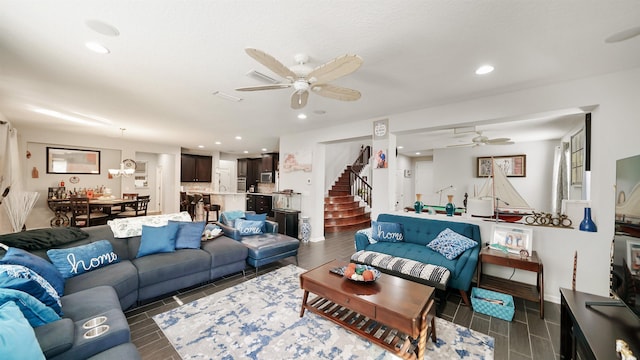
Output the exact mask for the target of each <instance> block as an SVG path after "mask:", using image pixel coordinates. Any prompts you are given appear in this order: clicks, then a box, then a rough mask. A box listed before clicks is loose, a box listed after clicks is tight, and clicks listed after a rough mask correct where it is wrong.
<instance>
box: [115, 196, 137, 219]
mask: <svg viewBox="0 0 640 360" xmlns="http://www.w3.org/2000/svg"><path fill="white" fill-rule="evenodd" d="M137 198H138V193H123V194H122V199H123V200H136V199H137ZM131 204H133V202H132V203H131ZM131 204H126V205H117V206H112V207H111V215H117V214H119V213H121V212H123V211H132V210H135V209H134V208H133V207H132V206H131Z"/></svg>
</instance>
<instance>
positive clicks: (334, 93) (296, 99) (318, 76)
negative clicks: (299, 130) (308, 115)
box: [236, 48, 362, 109]
mask: <svg viewBox="0 0 640 360" xmlns="http://www.w3.org/2000/svg"><path fill="white" fill-rule="evenodd" d="M245 51H246V53H247V54H248V55H249V56H251V57H252V58H254V59H255V60H256V61H257V62H259V63H261V64H262V65H264V66H266V67H267V68H268V69H269V70H271V71H273V72H274V73H276V74H278V75H279V76H281V77H283V78H284V79H286V82H282V83H278V84H272V85H257V86H247V87H241V88H237V89H236V90H237V91H259V90H275V89H287V88H293V89H294V90H295V91H294V92H293V94H292V95H291V108H292V109H302V108H303V107H305V106H306V105H307V100H308V98H309V91H310V90H311V91H313V92H314V93H316V94H318V95H321V96H324V97H327V98H331V99H335V100H342V101H355V100H358V99H360V92H359V91H358V90H354V89H349V88H345V87H341V86H336V85H331V84H329V82H330V81H333V80H336V79H338V78H340V77H343V76H345V75H349V74H351V73H352V72H354V71H356V70H358V68H359V67H360V65H362V58H361V57H359V56H358V55H343V56H339V57H337V58H335V59H333V60H331V61H329V62H327V63H325V64H323V65H320V66H318V67H315V68H311V67H310V66H308V65H306V62H307V61H309V57H308V56H307V55H304V54H299V55H296V56H295V61H296V63H297V65H294V66H292V67H291V68H289V67H287V66H285V65H283V64H282V63H281V62H280V61H278V60H276V58H274V57H273V56H271V55H269V54H267V53H265V52H264V51H261V50H258V49H253V48H246V49H245Z"/></svg>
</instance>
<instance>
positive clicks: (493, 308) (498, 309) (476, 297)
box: [471, 287, 516, 321]
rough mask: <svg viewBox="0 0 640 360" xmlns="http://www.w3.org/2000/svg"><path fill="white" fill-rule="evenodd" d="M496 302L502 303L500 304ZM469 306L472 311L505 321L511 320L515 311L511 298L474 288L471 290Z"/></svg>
mask: <svg viewBox="0 0 640 360" xmlns="http://www.w3.org/2000/svg"><path fill="white" fill-rule="evenodd" d="M498 301H502V304H500V303H498ZM471 305H473V311H477V312H479V313H482V314H486V315H489V316H493V317H497V318H499V319H502V320H507V321H511V320H513V314H514V313H515V310H516V309H515V305H514V304H513V296H511V295H507V294H502V293H499V292H495V291H491V290H485V289H480V288H475V287H474V288H473V289H471Z"/></svg>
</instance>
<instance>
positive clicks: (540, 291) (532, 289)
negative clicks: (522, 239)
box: [478, 248, 544, 319]
mask: <svg viewBox="0 0 640 360" xmlns="http://www.w3.org/2000/svg"><path fill="white" fill-rule="evenodd" d="M483 263H484V264H494V265H500V266H507V267H511V268H515V269H521V270H527V271H533V272H535V273H536V274H537V283H536V285H530V284H525V283H521V282H517V281H512V280H509V279H503V278H499V277H496V276H490V275H483V274H482V264H483ZM478 287H479V288H484V289H488V290H494V291H499V292H503V293H507V294H509V295H513V296H517V297H519V298H522V299H525V300H530V301H535V302H537V303H540V318H541V319H544V273H543V267H542V261H540V258H538V254H537V253H536V252H535V251H532V254H531V256H529V257H527V258H522V257H521V256H520V255H515V254H511V253H504V252H502V251H500V250H495V249H490V248H484V249H482V251H480V258H479V259H478Z"/></svg>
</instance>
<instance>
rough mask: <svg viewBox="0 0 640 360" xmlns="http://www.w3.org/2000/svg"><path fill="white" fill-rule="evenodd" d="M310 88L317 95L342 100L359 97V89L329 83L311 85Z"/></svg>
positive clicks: (352, 99)
mask: <svg viewBox="0 0 640 360" xmlns="http://www.w3.org/2000/svg"><path fill="white" fill-rule="evenodd" d="M311 89H312V90H313V92H315V93H316V94H318V95H322V96H324V97H328V98H331V99H336V100H342V101H355V100H358V99H360V96H361V95H360V91H358V90H353V89H349V88H345V87H341V86H335V85H330V84H318V85H312V86H311Z"/></svg>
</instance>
